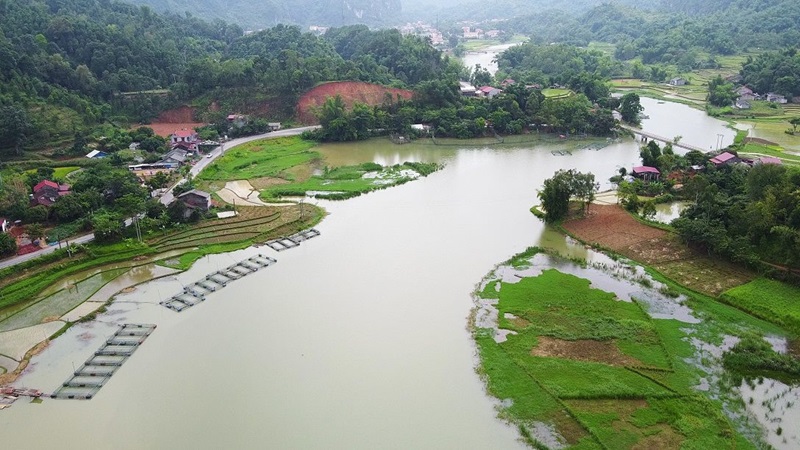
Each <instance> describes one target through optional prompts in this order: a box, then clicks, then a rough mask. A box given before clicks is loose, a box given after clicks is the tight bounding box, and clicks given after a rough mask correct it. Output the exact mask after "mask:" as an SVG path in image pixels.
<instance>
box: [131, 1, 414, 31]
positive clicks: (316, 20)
mask: <svg viewBox="0 0 800 450" xmlns="http://www.w3.org/2000/svg"><path fill="white" fill-rule="evenodd" d="M131 3H136V4H140V5H147V6H150V7H151V8H153V9H154V10H156V11H159V12H169V13H175V14H179V15H184V14H186V13H189V14H190V15H192V16H194V17H202V18H204V19H208V20H212V19H222V20H225V21H227V22H232V23H236V24H239V25H240V26H242V27H243V28H245V29H247V30H260V29H264V28H269V27H272V26H275V25H277V24H279V23H283V24H295V25H301V26H304V27H306V26H309V25H318V26H326V27H329V26H336V27H338V26H343V25H352V24H358V23H362V24H367V25H370V26H382V25H388V24H391V23H393V22H394V20H395V18H396V17H397V15H398V13H399V12H400V10H401V2H400V0H292V1H289V0H131Z"/></svg>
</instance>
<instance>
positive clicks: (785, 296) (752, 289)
mask: <svg viewBox="0 0 800 450" xmlns="http://www.w3.org/2000/svg"><path fill="white" fill-rule="evenodd" d="M722 298H723V299H724V300H725V301H726V302H728V303H730V304H731V305H733V306H735V307H737V308H739V309H742V310H744V311H747V312H749V313H751V314H753V315H754V316H757V317H761V318H762V319H764V320H768V321H771V322H774V323H777V324H778V325H781V326H784V327H786V328H787V329H788V330H791V331H792V332H794V333H796V334H800V288H798V287H795V286H790V285H788V284H785V283H781V282H779V281H775V280H768V279H766V278H758V279H756V280H753V281H751V282H749V283H747V284H745V285H742V286H739V287H736V288H733V289H731V290H729V291H727V292H725V293H724V294H722Z"/></svg>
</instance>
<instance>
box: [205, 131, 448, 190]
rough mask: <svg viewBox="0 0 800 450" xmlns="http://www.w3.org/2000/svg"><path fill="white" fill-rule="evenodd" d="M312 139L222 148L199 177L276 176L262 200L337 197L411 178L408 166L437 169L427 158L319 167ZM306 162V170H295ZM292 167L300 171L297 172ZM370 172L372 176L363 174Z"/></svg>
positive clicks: (217, 179) (427, 171)
mask: <svg viewBox="0 0 800 450" xmlns="http://www.w3.org/2000/svg"><path fill="white" fill-rule="evenodd" d="M316 146H317V142H315V141H308V140H304V139H303V138H302V137H300V136H294V137H287V138H279V139H262V140H257V141H253V142H249V143H247V144H244V145H241V146H237V147H236V148H234V149H231V150H230V151H229V152H227V153H225V154H224V155H223V156H222V157H220V158H219V159H218V160H217V161H215V162H214V163H213V164H211V166H209V167H208V168H206V170H204V171H203V172H201V173H200V175H199V176H198V180H200V181H201V182H204V183H209V184H211V183H214V182H220V181H230V180H255V179H259V178H277V179H281V180H283V183H281V184H278V185H275V186H271V187H268V188H266V189H264V190H263V191H262V192H261V195H260V197H261V198H262V199H263V200H265V201H276V200H278V199H279V198H280V197H285V196H303V195H305V194H306V193H307V192H317V193H321V194H318V196H319V197H322V198H327V199H330V200H342V199H346V198H350V197H355V196H358V195H360V194H363V193H366V192H370V191H374V190H377V189H384V188H387V187H391V186H397V185H399V184H403V183H406V182H408V181H411V180H412V179H413V178H414V177H413V176H410V175H409V173H408V171H413V172H416V173H417V174H419V175H420V176H427V175H429V174H430V173H433V172H435V171H436V170H438V169H439V165H437V164H432V163H420V162H416V163H414V162H407V163H403V164H398V165H394V166H387V167H384V166H381V165H380V164H375V163H363V164H359V165H354V166H341V167H333V168H328V167H324V168H322V169H321V170H318V171H319V172H321V173H319V174H315V175H311V174H312V173H313V172H315V170H314V169H315V168H316V169H320V167H321V166H322V165H323V161H322V159H321V155H320V154H319V153H318V152H317V151H316V150H314V147H316ZM299 168H305V169H307V170H298V169H299ZM295 173H305V174H307V175H306V176H301V177H297V176H296V175H295ZM367 173H374V174H375V178H365V177H364V175H365V174H367Z"/></svg>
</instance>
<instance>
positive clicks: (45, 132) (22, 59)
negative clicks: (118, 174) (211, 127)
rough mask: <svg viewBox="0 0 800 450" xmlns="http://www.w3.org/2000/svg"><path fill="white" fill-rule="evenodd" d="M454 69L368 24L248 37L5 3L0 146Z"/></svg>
mask: <svg viewBox="0 0 800 450" xmlns="http://www.w3.org/2000/svg"><path fill="white" fill-rule="evenodd" d="M459 69H460V66H459V65H458V64H457V63H455V62H454V61H450V60H448V59H447V58H446V57H443V56H442V54H441V52H440V51H438V50H435V49H433V48H432V47H431V46H430V44H429V43H428V42H427V41H425V40H424V39H422V38H419V37H416V36H402V35H401V34H400V32H399V31H397V30H382V31H371V30H369V29H368V28H367V27H366V26H364V25H355V26H349V27H342V28H334V29H331V30H330V31H329V32H328V34H327V35H326V36H316V35H313V34H311V33H304V32H303V31H302V30H301V29H300V28H298V27H292V26H286V25H279V26H275V27H272V28H268V29H266V30H263V31H260V32H256V33H250V34H246V35H245V34H244V32H243V31H242V29H241V28H240V27H239V26H238V25H231V24H228V23H226V22H223V21H220V20H216V21H213V22H207V21H205V20H202V19H200V18H197V17H186V16H179V15H170V14H166V15H165V14H159V13H156V12H154V11H153V10H152V9H150V8H149V7H146V6H134V5H129V4H125V3H121V2H116V1H109V0H28V1H25V2H19V1H16V0H0V114H2V116H3V121H2V122H0V150H3V149H7V148H13V149H15V150H16V152H15V153H17V154H21V153H22V149H24V148H26V147H28V148H43V147H48V148H62V149H63V148H64V147H67V146H69V144H70V142H71V141H72V140H73V139H75V138H76V136H79V135H86V134H90V133H91V130H96V129H97V128H98V127H99V126H100V125H103V124H113V125H119V126H126V124H129V123H131V122H146V121H147V120H150V119H152V118H154V117H155V116H157V115H158V113H159V112H160V111H161V110H163V109H166V108H168V107H174V106H179V105H181V104H185V103H187V102H192V103H193V104H194V105H196V106H199V107H200V108H201V109H202V108H205V109H204V110H202V111H201V112H203V113H207V114H211V113H212V112H214V111H218V110H219V109H227V110H236V111H239V112H243V113H255V114H261V115H263V114H265V113H268V114H271V115H272V118H275V119H286V118H289V116H290V115H291V114H292V113H293V111H294V103H295V100H296V98H297V96H298V95H299V94H300V93H302V92H304V91H306V90H308V89H310V88H311V87H313V86H315V85H316V84H318V83H321V82H325V81H336V80H354V81H370V82H377V83H381V84H387V85H394V86H396V87H410V86H414V85H416V84H417V83H419V82H421V81H424V80H429V79H442V78H452V77H454V76H455V75H453V74H457V73H458V71H459ZM446 74H450V75H446ZM212 105H213V106H212ZM219 114H221V113H219ZM198 118H199V119H203V120H213V119H214V118H212V117H208V116H202V117H198ZM99 132H101V133H102V131H99ZM100 135H101V136H102V134H100ZM80 150H81V149H80V148H76V149H75V153H76V154H77V153H79V152H80Z"/></svg>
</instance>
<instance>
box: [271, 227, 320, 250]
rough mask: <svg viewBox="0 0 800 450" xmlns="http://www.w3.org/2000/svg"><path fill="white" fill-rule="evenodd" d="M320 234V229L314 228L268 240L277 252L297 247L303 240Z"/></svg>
mask: <svg viewBox="0 0 800 450" xmlns="http://www.w3.org/2000/svg"><path fill="white" fill-rule="evenodd" d="M319 235H320V232H319V230H316V229H314V228H311V229H308V230H303V231H301V232H299V233H295V234H293V235H291V236H288V237H284V238H278V239H273V240H271V241H267V243H266V244H267V246H268V247H269V248H271V249H273V250H275V251H276V252H282V251H284V250H288V249H290V248H295V247H297V246H299V245H300V243H301V242H303V241H307V240H309V239H311V238H315V237H317V236H319Z"/></svg>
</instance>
